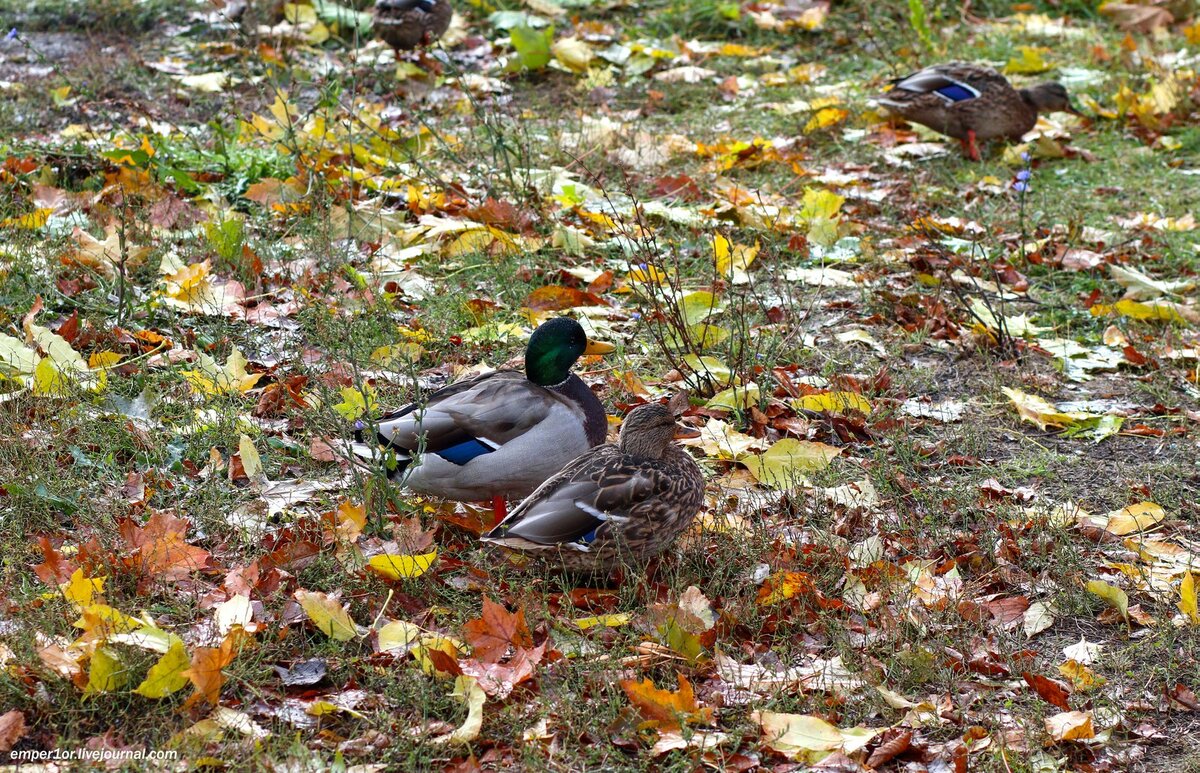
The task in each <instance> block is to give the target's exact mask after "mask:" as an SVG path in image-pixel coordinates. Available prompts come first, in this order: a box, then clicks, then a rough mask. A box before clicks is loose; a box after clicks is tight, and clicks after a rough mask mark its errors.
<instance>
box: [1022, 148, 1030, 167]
mask: <svg viewBox="0 0 1200 773" xmlns="http://www.w3.org/2000/svg"><path fill="white" fill-rule="evenodd" d="M1021 160H1022V161H1024V162H1025V163H1026V164H1028V163H1029V162H1030V161H1032V160H1033V156H1031V155H1029V151H1027V150H1026V151H1022V152H1021Z"/></svg>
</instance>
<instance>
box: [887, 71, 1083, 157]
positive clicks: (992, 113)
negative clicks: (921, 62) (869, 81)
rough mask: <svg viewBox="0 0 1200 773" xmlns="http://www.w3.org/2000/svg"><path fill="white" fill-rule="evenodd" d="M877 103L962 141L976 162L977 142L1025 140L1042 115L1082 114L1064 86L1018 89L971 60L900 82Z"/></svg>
mask: <svg viewBox="0 0 1200 773" xmlns="http://www.w3.org/2000/svg"><path fill="white" fill-rule="evenodd" d="M877 101H878V102H879V104H881V105H883V106H884V107H886V108H888V110H890V111H891V112H893V113H896V114H898V115H900V116H902V117H903V118H904V119H905V120H907V121H911V122H913V123H919V124H921V125H922V126H928V127H929V128H930V129H933V130H934V131H936V132H939V133H941V134H945V135H946V136H948V137H954V138H955V139H957V140H959V141H960V142H961V143H962V147H963V152H964V153H966V154H967V155H968V156H970V157H971V158H972V159H973V160H975V161H978V160H979V147H978V146H977V145H976V140H987V139H992V138H994V137H1006V138H1008V139H1013V140H1016V139H1020V138H1021V136H1022V135H1023V134H1025V133H1026V132H1028V131H1029V130H1030V129H1032V128H1033V127H1034V125H1035V124H1036V123H1037V117H1038V113H1051V112H1055V111H1065V112H1069V113H1075V114H1078V112H1079V111H1078V110H1076V109H1075V108H1074V107H1073V106H1072V105H1071V100H1070V97H1069V96H1068V95H1067V90H1066V89H1065V88H1063V86H1062V84H1060V83H1042V84H1039V85H1037V86H1032V87H1030V88H1026V89H1015V88H1013V87H1012V85H1011V84H1010V83H1009V82H1008V79H1007V78H1005V77H1004V76H1003V75H1001V74H1000V73H998V72H996V71H995V70H993V69H991V68H990V67H983V66H980V65H976V64H968V63H966V62H951V63H949V64H939V65H934V66H932V67H926V68H925V69H924V70H920V71H918V72H915V73H912V74H911V75H906V76H905V77H903V78H897V79H895V80H893V81H892V89H891V90H890V91H888V92H887V93H886V94H883V95H881V96H879V97H877Z"/></svg>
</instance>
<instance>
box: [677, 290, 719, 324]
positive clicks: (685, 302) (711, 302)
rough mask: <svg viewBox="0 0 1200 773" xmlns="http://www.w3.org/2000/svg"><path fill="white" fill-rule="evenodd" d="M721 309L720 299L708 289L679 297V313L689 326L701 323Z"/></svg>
mask: <svg viewBox="0 0 1200 773" xmlns="http://www.w3.org/2000/svg"><path fill="white" fill-rule="evenodd" d="M720 310H721V301H720V299H718V298H717V296H715V295H713V294H712V293H710V292H708V291H706V290H698V291H696V292H694V293H688V294H687V295H685V296H683V297H682V298H680V299H679V313H680V314H682V315H683V321H684V322H686V323H687V324H688V327H693V326H695V325H699V324H700V323H701V322H703V321H704V320H706V319H708V318H709V317H711V316H712V315H713V314H716V313H717V312H718V311H720Z"/></svg>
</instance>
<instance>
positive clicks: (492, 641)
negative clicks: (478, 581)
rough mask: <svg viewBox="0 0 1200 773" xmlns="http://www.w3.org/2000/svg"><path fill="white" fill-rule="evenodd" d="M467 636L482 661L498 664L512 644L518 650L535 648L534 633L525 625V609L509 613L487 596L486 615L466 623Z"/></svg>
mask: <svg viewBox="0 0 1200 773" xmlns="http://www.w3.org/2000/svg"><path fill="white" fill-rule="evenodd" d="M463 637H464V638H465V639H466V640H467V643H468V644H470V645H471V648H472V650H473V653H472V654H473V655H474V656H475V659H476V660H478V661H479V662H480V663H498V662H499V661H500V659H501V658H503V657H504V654H505V653H506V652H507V651H508V648H509V647H510V646H511V647H513V649H517V650H520V649H531V648H532V647H533V636H532V635H531V634H530V633H529V626H528V625H526V624H525V610H523V609H518V610H517V611H516V612H515V613H513V612H509V611H508V610H507V609H505V608H504V607H503V606H502V605H500V604H497V603H496V602H494V601H492V600H491V599H489V598H487V597H486V596H485V597H484V599H483V616H482V617H480V618H479V619H478V620H472V621H470V622H469V623H467V624H466V625H465V626H463Z"/></svg>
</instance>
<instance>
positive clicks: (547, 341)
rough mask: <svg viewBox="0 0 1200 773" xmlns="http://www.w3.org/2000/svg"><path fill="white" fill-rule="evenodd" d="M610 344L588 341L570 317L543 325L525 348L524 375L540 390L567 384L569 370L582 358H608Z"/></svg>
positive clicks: (530, 338)
mask: <svg viewBox="0 0 1200 773" xmlns="http://www.w3.org/2000/svg"><path fill="white" fill-rule="evenodd" d="M612 350H613V346H612V344H605V343H601V342H599V341H589V340H588V337H587V333H585V332H583V326H581V325H580V324H579V323H578V322H576V321H575V320H573V319H571V318H570V317H555V318H554V319H551V320H548V321H546V322H543V323H542V324H541V325H540V326H539V327H538V329H537V330H535V331H533V335H531V336H530V337H529V345H528V346H526V347H525V375H526V376H527V377H528V378H529V380H530V381H532V382H533V383H535V384H537V385H539V386H554V385H555V384H561V383H562V382H564V381H566V380H567V378H569V377H570V375H571V366H572V365H574V364H575V361H576V360H578V359H579V358H580V357H582V356H583V355H585V354H607V353H608V352H611V351H612Z"/></svg>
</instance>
